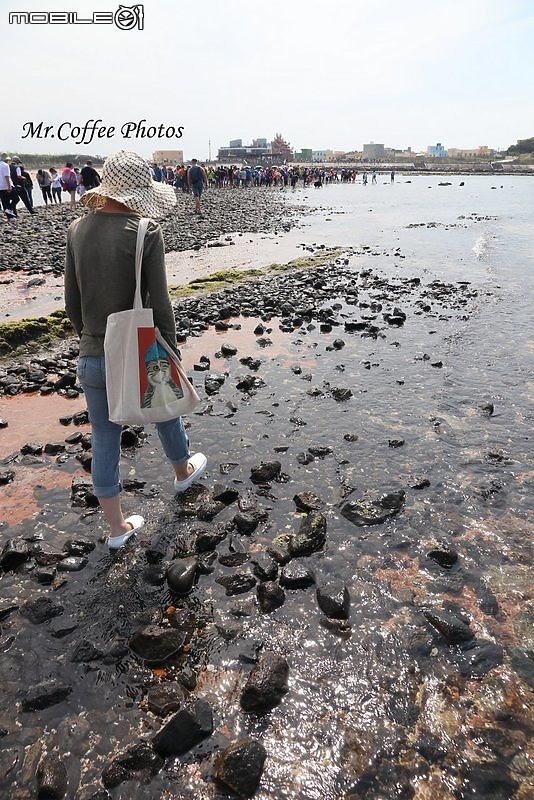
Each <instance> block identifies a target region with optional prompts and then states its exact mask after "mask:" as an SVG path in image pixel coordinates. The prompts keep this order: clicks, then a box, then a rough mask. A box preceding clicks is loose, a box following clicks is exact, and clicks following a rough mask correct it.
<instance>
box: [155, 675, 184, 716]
mask: <svg viewBox="0 0 534 800" xmlns="http://www.w3.org/2000/svg"><path fill="white" fill-rule="evenodd" d="M185 699H186V695H185V692H184V690H183V689H182V687H181V686H180V684H179V683H175V682H171V681H166V682H165V683H158V684H156V685H155V686H151V687H150V689H149V690H148V695H147V703H148V710H149V711H151V712H152V713H153V714H156V715H157V716H158V717H167V716H168V715H169V714H172V713H174V712H175V711H179V710H180V708H181V707H182V705H183V704H184V702H185Z"/></svg>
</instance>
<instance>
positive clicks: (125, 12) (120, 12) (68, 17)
mask: <svg viewBox="0 0 534 800" xmlns="http://www.w3.org/2000/svg"><path fill="white" fill-rule="evenodd" d="M9 24H10V25H116V26H117V28H120V30H121V31H131V30H133V29H134V28H138V29H139V30H140V31H142V30H143V29H144V27H145V9H144V6H142V5H139V4H138V5H135V6H119V7H118V9H117V10H116V11H94V12H93V14H92V15H91V16H88V17H80V16H78V12H77V11H10V12H9Z"/></svg>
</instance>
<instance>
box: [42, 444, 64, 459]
mask: <svg viewBox="0 0 534 800" xmlns="http://www.w3.org/2000/svg"><path fill="white" fill-rule="evenodd" d="M65 449H66V448H65V445H64V444H63V442H47V443H46V444H45V446H44V451H45V453H46V454H47V455H48V456H57V455H59V454H60V453H64V452H65Z"/></svg>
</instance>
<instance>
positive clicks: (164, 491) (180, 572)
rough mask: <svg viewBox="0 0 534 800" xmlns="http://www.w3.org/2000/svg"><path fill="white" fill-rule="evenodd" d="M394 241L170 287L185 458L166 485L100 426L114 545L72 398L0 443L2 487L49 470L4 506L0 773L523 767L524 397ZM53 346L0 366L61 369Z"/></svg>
mask: <svg viewBox="0 0 534 800" xmlns="http://www.w3.org/2000/svg"><path fill="white" fill-rule="evenodd" d="M382 256H384V259H383V261H384V262H386V258H385V256H387V261H388V263H389V261H395V262H396V264H397V265H400V264H402V269H397V271H396V272H395V273H394V274H392V270H391V268H389V267H388V268H389V272H387V271H383V269H382V260H381V257H382ZM401 258H402V255H401V254H400V253H399V252H398V251H395V252H394V251H392V252H391V253H387V254H386V253H382V254H379V253H377V254H375V256H374V257H372V256H371V255H370V254H365V253H359V254H357V255H354V254H351V253H347V255H346V256H343V257H337V258H334V257H333V258H332V261H331V263H327V264H325V265H323V266H321V267H317V268H311V269H309V270H302V271H297V272H289V273H286V274H280V275H269V276H266V277H258V278H257V279H254V280H253V281H249V282H247V283H244V284H239V285H236V286H233V287H228V288H227V289H225V290H224V291H221V292H217V293H214V294H207V295H203V296H202V297H191V298H184V299H182V300H180V301H177V302H176V306H175V308H176V318H177V328H178V331H179V335H180V339H181V341H182V342H184V348H183V354H184V358H185V359H186V363H187V364H188V365H189V366H190V367H191V374H192V375H193V377H194V382H195V385H196V386H198V388H199V391H200V392H201V394H202V396H203V403H202V405H201V406H200V407H199V408H198V410H197V411H196V412H195V413H193V414H192V415H191V417H190V419H189V421H188V422H189V434H190V437H191V441H192V447H193V449H202V450H203V451H204V452H206V454H207V455H208V458H209V470H208V473H207V474H206V476H205V477H204V478H203V479H202V481H201V483H199V484H197V485H195V486H193V487H192V488H191V489H189V490H188V491H187V492H186V493H185V494H183V495H178V496H176V497H173V496H172V492H171V476H170V473H169V470H168V468H167V467H166V466H165V464H164V461H163V458H162V454H161V451H160V448H159V443H158V441H157V437H156V436H155V434H154V432H153V430H151V429H147V430H143V429H126V430H125V432H124V436H123V447H124V459H123V476H124V479H125V480H124V489H125V506H126V508H127V510H128V511H130V512H134V511H136V512H138V513H142V514H143V515H144V516H145V517H146V519H147V522H148V524H147V527H146V528H145V530H143V531H142V533H141V534H140V535H139V536H138V537H137V538H136V539H134V540H132V542H131V544H129V545H128V546H127V547H126V548H124V550H123V551H120V552H119V553H118V554H117V555H116V556H110V555H109V554H108V553H107V551H106V549H105V547H104V546H103V545H102V543H101V539H102V533H103V527H102V521H101V518H100V515H99V512H98V511H97V510H96V508H95V505H96V502H95V498H94V497H93V496H92V494H91V485H90V478H89V475H88V474H87V470H88V469H89V468H90V458H91V439H90V430H89V427H88V425H87V421H86V418H85V417H84V415H83V412H82V413H81V414H80V415H79V416H73V415H70V416H71V418H70V419H68V416H69V415H65V417H64V419H63V423H64V425H65V428H64V430H65V437H64V439H65V441H64V442H63V443H61V442H56V443H54V442H44V441H43V442H39V441H36V442H26V443H24V444H23V446H22V447H21V452H15V453H13V454H12V455H11V456H9V457H8V458H7V459H4V463H3V464H2V466H1V467H0V470H3V471H5V472H7V473H11V475H10V476H8V477H7V479H6V480H5V481H4V484H5V485H4V486H0V493H1V492H2V491H3V490H5V489H6V487H7V488H10V489H11V488H13V487H16V483H17V480H18V474H19V471H21V472H22V471H27V470H31V469H32V468H37V466H40V467H42V466H43V463H44V464H45V465H47V466H48V469H49V470H50V472H51V473H53V472H57V471H61V472H62V473H65V472H66V473H67V474H70V475H72V480H71V486H70V491H69V490H67V489H64V488H58V489H52V490H50V491H48V492H47V491H46V490H45V489H44V490H41V494H40V497H42V506H43V507H42V511H41V513H40V514H38V515H37V516H36V517H34V518H32V519H28V520H26V521H24V522H22V523H20V524H19V525H17V526H15V527H12V528H8V527H4V529H3V531H2V534H3V539H2V540H3V542H4V546H3V550H2V552H1V553H0V564H1V567H2V572H1V577H0V587H1V591H2V602H1V605H0V649H1V651H2V659H1V661H0V676H1V678H2V684H3V686H4V702H3V704H2V710H1V712H0V737H1V738H0V748H1V749H0V789H1V790H2V792H4V793H6V796H7V797H10V798H16V799H17V800H22V798H32V797H36V796H41V797H58V798H61V797H76V798H80V800H89V798H91V800H104V799H105V798H131V797H136V798H152V797H160V798H174V797H180V798H191V800H204V798H209V797H213V798H219V799H220V800H223V798H224V799H225V800H230V799H231V798H234V797H236V796H237V797H251V796H256V797H257V798H260V800H275V798H276V800H286V798H287V800H290V799H291V800H295V799H297V798H302V800H308V799H309V800H315V799H316V800H340V799H341V798H346V800H349V798H350V799H351V800H355V799H356V798H363V800H379V798H380V800H381V799H382V798H388V799H389V798H409V799H410V800H412V798H413V800H427V798H432V800H434V798H436V799H437V798H439V800H464V798H465V800H467V798H472V797H481V798H482V797H484V798H490V799H491V800H505V799H507V798H510V800H527V798H529V797H530V796H532V792H533V790H534V787H533V784H532V756H533V753H532V750H531V741H532V725H531V716H529V713H530V714H531V710H532V705H531V704H532V695H531V691H532V683H533V678H534V675H533V670H532V666H533V661H534V637H533V627H532V594H531V584H530V582H529V577H528V569H529V566H530V549H529V548H530V544H529V537H528V514H527V509H528V499H527V498H528V492H527V490H528V484H529V478H528V474H527V464H528V447H527V445H528V443H526V442H525V432H526V423H525V419H524V416H523V410H524V404H525V397H524V395H523V394H522V393H521V391H520V390H518V391H519V393H518V394H517V395H515V396H513V397H512V396H511V395H507V394H506V393H503V392H497V391H494V392H492V391H489V390H488V389H483V388H482V387H484V386H487V383H488V381H487V376H486V373H485V369H486V364H487V359H486V360H485V359H484V356H485V351H484V342H482V343H481V342H480V340H479V338H478V337H477V335H475V334H474V331H475V330H483V329H484V325H485V324H486V320H489V321H491V318H492V304H493V303H494V302H496V301H495V299H494V298H493V296H492V295H491V294H490V293H489V292H487V291H486V290H485V288H484V287H483V286H481V287H476V286H473V285H472V284H470V283H469V282H468V281H461V282H456V283H448V282H444V281H440V280H435V279H432V278H431V277H429V276H428V275H423V274H411V273H410V269H409V266H407V265H406V260H404V262H402V261H401ZM477 326H478V327H477ZM75 360H76V348H75V345H72V344H67V345H65V346H64V347H63V349H62V351H61V352H58V353H56V354H47V355H46V356H37V357H35V358H32V359H31V362H30V363H29V364H24V365H18V366H16V365H11V366H10V367H9V368H6V369H4V371H3V373H1V374H0V387H2V390H3V391H4V393H6V394H8V395H9V394H10V395H18V394H21V395H23V394H24V393H25V392H26V391H28V392H29V391H41V392H42V391H43V389H44V391H45V393H46V392H47V391H50V392H53V393H56V394H57V393H66V392H73V393H76V394H77V393H78V391H79V390H78V387H77V385H76V377H75V372H74V369H75ZM50 376H53V377H50ZM29 384H30V385H31V386H30V388H29ZM22 400H23V398H22ZM10 402H11V401H10ZM7 422H9V421H8V420H7ZM0 435H1V431H0ZM503 441H506V446H505V447H504V446H503V445H502V442H503ZM54 444H56V445H57V446H58V449H57V450H56V451H55V452H54V451H53V449H52V446H53V445H54ZM60 444H64V449H62V447H59V445H60ZM22 451H24V452H22ZM84 469H85V472H84ZM520 474H524V475H525V478H524V480H523V481H521V480H518V479H517V476H518V475H520ZM45 488H46V487H45ZM0 498H1V494H0Z"/></svg>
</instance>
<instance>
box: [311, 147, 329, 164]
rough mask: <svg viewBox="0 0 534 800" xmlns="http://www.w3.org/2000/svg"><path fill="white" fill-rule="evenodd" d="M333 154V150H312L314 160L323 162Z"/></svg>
mask: <svg viewBox="0 0 534 800" xmlns="http://www.w3.org/2000/svg"><path fill="white" fill-rule="evenodd" d="M331 155H332V150H312V161H315V163H320V164H322V162H323V161H328V160H329V156H331Z"/></svg>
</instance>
